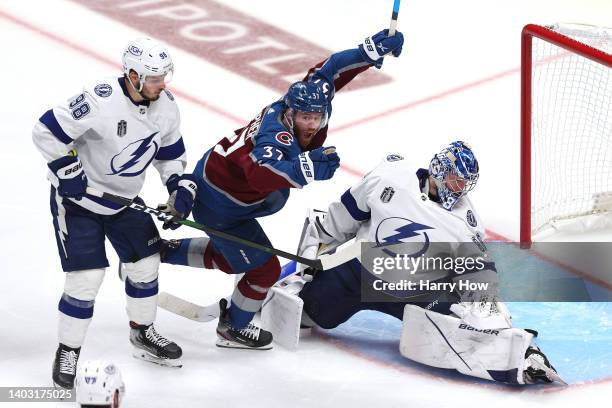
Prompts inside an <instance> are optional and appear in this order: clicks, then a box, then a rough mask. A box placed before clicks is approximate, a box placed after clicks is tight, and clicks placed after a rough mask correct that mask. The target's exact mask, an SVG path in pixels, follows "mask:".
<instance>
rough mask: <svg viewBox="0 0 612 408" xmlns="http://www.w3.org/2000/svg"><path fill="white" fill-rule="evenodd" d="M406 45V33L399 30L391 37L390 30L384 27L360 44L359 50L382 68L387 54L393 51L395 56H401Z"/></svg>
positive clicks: (368, 59)
mask: <svg viewBox="0 0 612 408" xmlns="http://www.w3.org/2000/svg"><path fill="white" fill-rule="evenodd" d="M402 45H404V35H403V34H402V33H400V32H399V31H396V32H395V35H394V36H391V37H389V30H388V29H384V30H382V31H380V32H378V33H376V34H374V35H373V36H372V37H367V38H366V39H365V40H363V43H361V44H359V51H361V55H362V56H363V58H364V59H365V60H366V61H367V62H369V63H370V64H372V65H374V66H375V67H376V68H378V69H380V67H382V64H383V58H384V56H385V55H387V54H389V53H391V54H393V56H394V57H399V56H400V54H401V53H402Z"/></svg>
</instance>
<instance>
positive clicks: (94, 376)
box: [75, 360, 125, 408]
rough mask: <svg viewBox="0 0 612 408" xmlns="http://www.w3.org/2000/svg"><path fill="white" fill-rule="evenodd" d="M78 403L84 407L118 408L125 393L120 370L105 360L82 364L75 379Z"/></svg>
mask: <svg viewBox="0 0 612 408" xmlns="http://www.w3.org/2000/svg"><path fill="white" fill-rule="evenodd" d="M75 389H76V401H77V403H78V404H79V406H82V405H102V406H110V407H112V408H118V407H119V404H120V402H121V399H122V398H123V394H124V393H125V384H124V383H123V379H122V378H121V372H120V371H119V368H117V366H116V365H115V364H113V363H111V362H108V361H104V360H90V361H86V362H85V363H84V364H81V365H80V367H79V370H78V373H77V376H76V378H75Z"/></svg>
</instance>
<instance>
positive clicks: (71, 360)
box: [53, 343, 81, 389]
mask: <svg viewBox="0 0 612 408" xmlns="http://www.w3.org/2000/svg"><path fill="white" fill-rule="evenodd" d="M80 353H81V348H80V347H79V348H71V347H68V346H66V345H64V344H61V343H60V345H59V347H58V348H57V351H56V352H55V360H54V361H53V383H54V384H55V386H56V387H61V388H65V389H72V388H74V378H75V377H76V369H77V362H78V361H79V354H80Z"/></svg>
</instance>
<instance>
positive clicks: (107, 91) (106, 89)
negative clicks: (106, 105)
mask: <svg viewBox="0 0 612 408" xmlns="http://www.w3.org/2000/svg"><path fill="white" fill-rule="evenodd" d="M94 92H95V93H96V95H98V96H99V97H101V98H108V97H109V96H111V94H112V93H113V88H112V87H111V86H110V85H109V84H100V85H96V87H95V88H94Z"/></svg>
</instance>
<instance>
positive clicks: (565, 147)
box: [520, 24, 612, 246]
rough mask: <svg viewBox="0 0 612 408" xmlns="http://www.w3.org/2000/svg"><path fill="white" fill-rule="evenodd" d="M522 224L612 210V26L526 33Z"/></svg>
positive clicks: (539, 226) (535, 226)
mask: <svg viewBox="0 0 612 408" xmlns="http://www.w3.org/2000/svg"><path fill="white" fill-rule="evenodd" d="M521 59H522V60H521V227H520V228H521V229H520V240H521V243H522V244H523V246H528V245H529V244H530V243H531V241H532V237H533V236H534V235H535V234H537V233H538V232H540V231H542V230H545V229H546V228H547V226H557V225H559V224H561V223H564V222H565V220H572V219H580V218H582V217H584V216H588V215H591V214H601V213H605V212H609V211H611V210H612V30H611V29H605V28H597V27H593V26H587V25H577V24H563V25H555V26H551V27H542V26H538V25H533V24H529V25H527V26H525V27H524V28H523V32H522V55H521Z"/></svg>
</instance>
